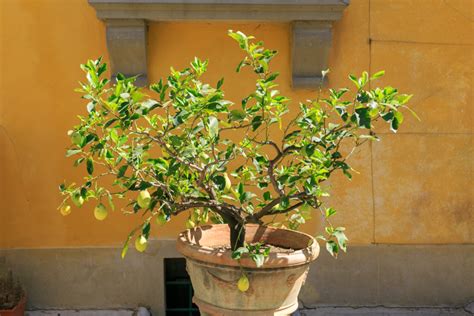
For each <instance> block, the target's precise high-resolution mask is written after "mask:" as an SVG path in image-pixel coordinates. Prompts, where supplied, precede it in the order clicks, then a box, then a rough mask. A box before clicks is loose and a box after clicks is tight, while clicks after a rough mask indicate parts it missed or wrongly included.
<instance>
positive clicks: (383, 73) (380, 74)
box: [370, 70, 385, 80]
mask: <svg viewBox="0 0 474 316" xmlns="http://www.w3.org/2000/svg"><path fill="white" fill-rule="evenodd" d="M383 75H385V70H381V71H378V72H376V73H374V74H373V75H372V77H370V80H374V79H377V78H380V77H382V76H383Z"/></svg>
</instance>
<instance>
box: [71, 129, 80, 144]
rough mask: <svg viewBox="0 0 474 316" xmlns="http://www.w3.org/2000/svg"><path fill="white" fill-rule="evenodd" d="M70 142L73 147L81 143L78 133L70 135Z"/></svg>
mask: <svg viewBox="0 0 474 316" xmlns="http://www.w3.org/2000/svg"><path fill="white" fill-rule="evenodd" d="M71 141H72V143H73V144H74V145H80V144H81V143H82V136H81V134H79V132H73V133H72V134H71Z"/></svg>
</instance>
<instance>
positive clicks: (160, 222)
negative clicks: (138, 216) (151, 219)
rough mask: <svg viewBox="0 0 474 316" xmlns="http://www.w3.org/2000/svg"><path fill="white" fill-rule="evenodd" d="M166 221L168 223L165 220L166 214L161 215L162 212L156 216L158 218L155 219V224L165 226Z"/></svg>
mask: <svg viewBox="0 0 474 316" xmlns="http://www.w3.org/2000/svg"><path fill="white" fill-rule="evenodd" d="M167 221H168V218H167V216H166V214H165V213H163V212H161V213H160V214H158V216H157V217H156V223H157V224H158V225H164V224H166V222H167Z"/></svg>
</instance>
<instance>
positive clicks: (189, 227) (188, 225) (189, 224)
mask: <svg viewBox="0 0 474 316" xmlns="http://www.w3.org/2000/svg"><path fill="white" fill-rule="evenodd" d="M194 227H196V223H195V222H193V221H192V219H190V218H188V220H187V221H186V228H187V229H191V228H194Z"/></svg>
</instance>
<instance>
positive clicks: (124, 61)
mask: <svg viewBox="0 0 474 316" xmlns="http://www.w3.org/2000/svg"><path fill="white" fill-rule="evenodd" d="M89 3H90V5H92V6H93V7H94V8H95V10H96V12H97V17H98V18H99V19H101V20H103V21H105V23H106V26H107V47H108V50H109V56H110V60H111V66H112V74H113V77H114V76H116V74H117V73H119V72H120V73H123V74H125V75H137V74H140V75H141V77H140V78H141V79H140V81H139V82H138V84H142V85H143V84H146V83H147V56H146V46H147V28H146V23H147V22H148V21H196V20H205V21H209V20H211V21H229V20H231V21H258V22H267V21H269V22H289V23H292V26H293V27H292V29H293V31H292V34H291V36H292V39H291V43H292V56H291V58H292V67H293V76H292V78H293V82H292V85H293V87H295V88H302V87H303V88H304V87H314V86H316V85H317V84H318V83H319V81H320V79H321V71H322V70H324V69H326V68H327V60H328V55H329V50H330V47H331V37H332V34H331V33H332V24H333V22H334V21H337V20H339V19H340V18H341V17H342V12H343V10H344V9H345V8H346V7H347V5H348V4H349V0H299V1H295V0H224V1H223V0H89Z"/></svg>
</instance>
